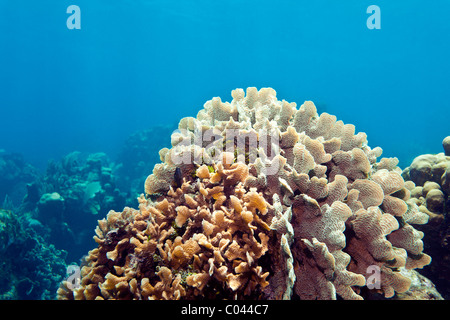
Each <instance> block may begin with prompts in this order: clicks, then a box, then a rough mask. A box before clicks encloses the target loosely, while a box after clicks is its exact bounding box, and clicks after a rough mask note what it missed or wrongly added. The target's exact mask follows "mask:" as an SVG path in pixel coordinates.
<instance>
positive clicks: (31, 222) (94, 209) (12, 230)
mask: <svg viewBox="0 0 450 320" xmlns="http://www.w3.org/2000/svg"><path fill="white" fill-rule="evenodd" d="M169 130H170V127H169V126H158V127H154V128H151V129H147V130H143V131H141V132H137V133H135V134H133V135H131V136H130V137H129V138H128V139H127V141H126V142H125V144H124V145H123V147H122V149H121V150H120V151H119V152H118V154H117V155H114V156H115V161H112V160H111V159H110V157H109V156H108V155H106V154H105V153H101V152H99V153H91V154H88V153H83V152H79V151H74V152H71V153H69V154H67V155H65V156H64V157H63V158H62V159H60V160H58V161H54V160H52V161H49V163H48V165H47V168H46V171H45V172H40V171H39V170H38V169H37V168H35V167H34V166H33V165H31V164H30V163H27V162H26V161H25V160H24V158H23V156H22V155H20V154H17V153H8V152H6V151H4V150H0V208H1V211H0V213H1V214H0V240H1V242H0V246H1V248H0V256H1V257H2V258H1V259H0V262H1V265H0V299H54V298H55V295H56V289H57V287H58V285H59V283H60V282H61V280H62V279H63V277H64V276H65V275H66V266H67V265H68V264H70V263H76V264H79V263H80V261H81V260H82V258H83V255H85V254H86V252H87V251H88V250H89V249H90V248H91V247H92V246H93V245H94V244H95V242H94V241H93V239H92V236H93V230H94V229H95V227H96V225H97V220H101V219H103V218H104V217H106V214H107V213H108V211H109V210H112V209H117V208H123V207H125V206H131V205H135V204H137V197H138V196H139V193H138V185H139V184H140V185H141V186H142V185H143V183H144V181H145V179H146V177H147V175H148V168H149V167H153V165H154V164H155V163H156V162H157V161H158V159H159V157H157V155H158V150H159V149H161V148H162V147H165V146H167V145H170V140H168V141H164V139H163V137H162V136H161V135H160V134H161V131H163V132H165V133H166V132H169ZM155 154H156V157H155Z"/></svg>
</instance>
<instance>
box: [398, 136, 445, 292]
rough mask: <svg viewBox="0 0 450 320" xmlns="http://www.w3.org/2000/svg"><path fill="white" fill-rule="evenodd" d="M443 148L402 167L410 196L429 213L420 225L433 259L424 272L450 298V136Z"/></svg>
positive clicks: (426, 247) (421, 209)
mask: <svg viewBox="0 0 450 320" xmlns="http://www.w3.org/2000/svg"><path fill="white" fill-rule="evenodd" d="M442 145H443V148H444V152H442V153H438V154H423V155H420V156H418V157H416V158H415V159H414V161H413V162H412V163H411V165H410V166H409V167H407V168H406V169H405V170H403V178H404V179H405V180H410V181H409V182H411V181H412V182H414V184H410V183H408V182H407V185H408V186H409V189H410V191H411V198H412V199H414V201H415V203H416V204H417V206H418V207H419V210H420V211H421V212H424V213H425V214H427V215H428V216H429V222H428V224H425V225H421V226H418V227H417V229H419V230H421V231H423V232H424V233H425V237H424V240H423V241H424V243H425V250H426V251H427V252H429V253H430V254H431V256H432V257H433V261H432V263H431V264H430V265H429V266H427V267H425V268H424V269H423V270H422V271H421V273H422V274H424V275H425V276H426V277H428V278H429V279H430V280H432V281H433V282H434V283H435V285H436V286H437V288H438V290H439V292H440V293H441V294H442V295H443V296H444V298H445V299H450V198H449V194H450V136H449V137H446V138H445V139H444V140H443V142H442Z"/></svg>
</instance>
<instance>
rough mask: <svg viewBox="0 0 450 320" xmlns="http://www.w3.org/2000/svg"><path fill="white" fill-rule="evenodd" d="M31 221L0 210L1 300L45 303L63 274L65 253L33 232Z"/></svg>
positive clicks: (52, 296)
mask: <svg viewBox="0 0 450 320" xmlns="http://www.w3.org/2000/svg"><path fill="white" fill-rule="evenodd" d="M35 223H38V222H37V221H35V220H32V219H25V218H24V217H21V216H18V215H16V214H15V213H14V212H12V211H9V210H3V209H0V257H1V260H0V300H42V299H43V300H47V299H55V298H56V289H57V288H58V286H59V284H60V282H61V281H62V280H63V277H64V275H65V273H66V264H65V261H64V259H65V252H64V251H60V250H57V249H56V248H55V247H54V246H53V245H52V244H49V243H48V242H47V241H45V239H43V238H42V237H41V236H40V235H39V234H38V233H37V232H36V231H35V226H34V224H35Z"/></svg>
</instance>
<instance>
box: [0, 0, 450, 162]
mask: <svg viewBox="0 0 450 320" xmlns="http://www.w3.org/2000/svg"><path fill="white" fill-rule="evenodd" d="M72 4H75V5H78V6H79V7H80V9H81V29H80V30H76V29H75V30H69V29H68V28H67V26H66V20H67V18H68V17H69V14H67V13H66V9H67V7H68V6H69V5H72ZM372 4H376V5H378V6H379V7H380V9H381V29H379V30H369V29H368V28H367V26H366V20H367V18H368V17H369V14H367V13H366V9H367V7H368V6H369V5H372ZM449 12H450V2H448V1H445V0H433V1H417V0H416V1H395V2H394V3H393V1H380V0H375V1H372V0H371V1H363V0H347V1H339V2H337V1H286V0H284V1H280V0H277V1H265V0H257V1H256V0H247V1H237V0H234V1H225V0H224V1H211V0H205V1H203V0H202V1H169V0H160V1H149V0H140V1H139V0H134V1H131V0H130V1H123V0H108V1H106V0H97V1H92V0H70V1H65V0H53V1H49V0H46V1H45V0H41V1H17V0H0V111H1V112H0V149H5V150H6V151H9V152H19V153H21V154H23V155H24V156H25V159H26V160H27V161H29V162H31V163H33V164H34V165H36V166H38V167H45V165H46V163H47V161H48V159H60V158H61V157H62V156H63V155H65V154H67V153H68V152H71V151H74V150H79V151H86V152H100V151H103V152H106V153H109V154H114V153H116V152H117V149H118V148H119V146H121V145H122V143H123V141H124V140H125V139H126V137H127V136H129V135H130V134H132V133H134V132H136V131H139V130H143V129H146V128H149V127H151V126H153V125H156V124H169V125H172V124H173V125H175V124H176V123H178V121H179V119H180V118H181V117H185V116H195V115H196V114H197V112H198V110H200V109H201V108H202V106H203V104H204V102H205V101H207V100H209V99H211V98H212V97H214V96H221V97H222V100H223V101H230V100H231V96H230V92H231V90H232V89H234V88H237V87H242V88H246V87H248V86H256V87H258V88H260V87H267V86H270V87H273V88H275V89H276V90H277V92H278V98H279V99H286V100H287V101H295V102H297V103H298V105H300V104H301V103H302V102H303V101H305V100H313V101H314V102H316V104H317V106H318V108H319V112H323V111H326V112H328V113H331V114H334V115H336V116H337V118H338V119H341V120H343V121H344V122H345V123H352V124H354V125H356V129H357V131H364V132H366V133H367V135H368V140H369V145H370V146H372V147H375V146H381V147H382V148H383V149H384V154H383V155H384V156H388V157H392V156H397V157H398V158H399V159H400V165H401V166H403V167H404V166H407V165H408V164H409V163H410V162H411V160H412V159H413V158H414V157H415V156H417V155H419V154H422V153H438V152H441V151H442V147H441V141H442V139H443V138H444V137H445V136H447V135H449V134H450V130H449V125H448V121H449V118H450V117H449V116H450V111H449V110H450V108H449V107H450V105H449V104H450V102H449V101H450V90H449V83H450V63H449V59H448V58H449V52H450V41H449V40H450V20H449V18H448V15H449ZM168 139H169V137H168ZM168 141H169V140H168Z"/></svg>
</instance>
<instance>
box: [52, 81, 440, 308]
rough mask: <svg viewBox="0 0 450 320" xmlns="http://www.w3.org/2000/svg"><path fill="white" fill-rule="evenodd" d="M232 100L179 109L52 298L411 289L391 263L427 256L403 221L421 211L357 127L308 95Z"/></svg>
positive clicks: (413, 262) (418, 262)
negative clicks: (163, 141)
mask: <svg viewBox="0 0 450 320" xmlns="http://www.w3.org/2000/svg"><path fill="white" fill-rule="evenodd" d="M232 97H233V100H232V101H231V103H228V102H222V101H221V99H220V98H213V99H212V100H210V101H208V102H206V104H205V105H204V109H202V110H200V112H199V113H198V115H197V117H196V118H193V117H188V118H183V119H181V121H180V123H179V128H178V130H177V131H175V132H174V133H173V134H172V137H171V141H172V147H171V148H170V149H169V148H164V149H162V150H161V151H160V152H159V155H160V159H161V163H160V164H157V165H155V167H154V170H153V173H152V174H151V175H149V176H148V178H147V180H146V181H145V194H146V195H145V196H144V195H141V196H140V197H139V199H138V200H139V208H138V209H133V208H129V207H126V208H125V209H124V210H123V211H122V212H116V211H110V212H109V214H108V215H107V217H106V218H105V219H102V220H99V222H98V227H97V229H96V235H95V237H94V239H95V241H96V242H97V243H98V248H95V249H93V250H91V251H90V252H89V255H88V256H87V257H86V259H85V263H84V266H83V267H82V270H81V275H82V281H81V287H79V288H76V289H74V290H71V289H70V286H68V285H67V283H65V282H63V283H62V285H61V287H60V289H59V291H58V295H59V298H60V299H198V298H208V299H290V298H294V297H299V298H300V299H336V298H337V297H340V298H343V299H362V298H364V291H365V290H366V289H371V290H374V291H377V292H379V293H382V294H384V296H385V297H392V296H393V295H394V294H395V292H404V291H406V290H407V289H408V288H409V286H410V283H411V281H410V280H409V279H408V278H407V277H405V276H403V275H402V274H401V272H400V269H401V268H410V269H413V268H422V267H423V266H425V265H427V264H429V263H430V261H431V258H430V257H429V256H428V255H427V254H425V253H423V252H422V249H423V243H422V240H421V239H422V237H423V233H421V232H418V231H417V230H415V229H414V228H413V227H412V224H423V223H426V222H427V219H428V216H427V215H426V214H424V213H422V212H421V211H420V210H419V209H418V207H417V205H416V204H415V203H412V202H408V201H407V200H408V199H409V197H410V192H409V190H408V189H407V188H406V187H405V184H404V181H403V179H402V176H401V170H400V169H399V168H398V167H396V165H397V163H398V160H397V159H396V158H382V159H381V160H380V161H379V162H377V158H378V157H380V156H381V153H382V150H381V148H379V147H377V148H374V149H371V148H370V147H369V146H368V144H367V137H366V134H365V133H362V132H359V133H356V134H355V126H353V125H351V124H344V123H343V122H342V121H337V120H336V117H335V116H333V115H330V114H327V113H322V114H321V115H318V113H317V110H316V107H315V105H314V103H313V102H311V101H306V102H305V103H304V104H303V105H302V106H300V108H298V109H297V105H296V104H295V103H289V102H286V101H284V100H282V101H279V100H277V98H276V92H275V90H273V89H271V88H263V89H260V90H259V91H258V90H257V89H256V88H248V89H247V92H244V90H242V89H236V90H233V92H232ZM175 172H178V173H179V172H181V174H182V177H183V181H182V183H181V185H180V183H179V182H177V181H175V180H177V179H175V177H174V175H175ZM177 175H178V174H177ZM373 268H375V269H377V270H379V279H377V280H378V282H377V281H376V282H375V284H378V285H376V286H375V287H373V286H372V284H373V283H372V282H371V281H372V280H373V279H372V278H371V277H372V273H371V272H369V270H373ZM369 284H370V286H369Z"/></svg>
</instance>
